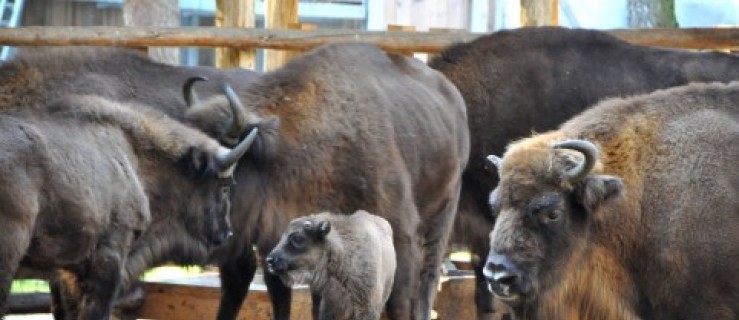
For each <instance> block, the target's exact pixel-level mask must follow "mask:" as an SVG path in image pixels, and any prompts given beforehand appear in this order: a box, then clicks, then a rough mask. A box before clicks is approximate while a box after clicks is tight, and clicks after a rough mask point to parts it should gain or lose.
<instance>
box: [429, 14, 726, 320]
mask: <svg viewBox="0 0 739 320" xmlns="http://www.w3.org/2000/svg"><path fill="white" fill-rule="evenodd" d="M429 65H430V66H431V67H432V68H435V69H437V70H439V71H441V72H442V73H443V74H444V75H445V76H447V77H448V78H449V80H450V81H452V82H453V83H454V84H455V85H456V86H457V88H459V90H460V92H461V93H462V96H463V97H464V100H465V103H466V104H467V112H468V118H469V126H470V132H471V152H470V163H469V165H468V167H467V169H465V171H464V173H463V178H462V181H463V183H462V196H461V199H460V212H459V214H458V215H457V220H456V222H455V231H454V232H453V233H452V234H453V237H454V239H453V240H452V242H454V243H464V244H467V245H469V247H470V249H471V251H472V252H473V253H474V254H475V255H477V256H479V257H480V259H479V261H483V262H484V260H485V259H484V257H485V256H486V255H487V252H488V250H489V248H488V246H487V244H488V233H489V232H490V230H491V229H492V228H493V224H494V219H493V216H492V215H491V212H490V210H489V208H488V206H487V199H488V193H489V192H490V191H491V190H492V189H493V188H495V186H496V185H497V183H498V176H497V174H496V173H495V169H494V168H492V169H491V168H490V167H488V165H487V164H486V163H485V156H487V155H489V154H496V155H500V154H502V153H503V151H504V148H505V146H506V144H508V143H509V142H511V141H513V140H516V139H519V138H522V137H524V136H528V135H530V134H531V132H532V131H534V132H544V131H547V130H552V129H555V128H556V127H557V126H558V125H560V124H561V123H563V122H564V121H566V120H567V119H569V118H571V117H573V116H574V115H576V114H577V113H579V112H581V111H583V110H585V109H586V108H588V107H590V106H592V105H593V104H595V103H596V102H598V101H599V100H602V99H604V98H608V97H619V96H629V95H634V94H641V93H648V92H651V91H654V90H656V89H661V88H668V87H672V86H678V85H684V84H687V83H688V82H692V81H731V80H739V57H737V56H735V55H730V54H722V53H706V52H691V51H683V50H673V49H664V48H656V47H645V46H636V45H631V44H628V43H626V42H623V41H621V40H619V39H617V38H615V37H613V36H610V35H608V34H606V33H603V32H599V31H591V30H574V29H573V30H570V29H564V28H549V27H546V28H523V29H519V30H506V31H500V32H496V33H493V34H490V35H487V36H483V37H480V38H478V39H477V40H474V41H472V42H469V43H463V44H458V45H454V46H451V47H449V48H448V49H446V50H445V51H444V52H442V53H441V54H440V55H439V56H437V57H436V58H434V59H432V60H431V61H430V62H429ZM475 269H476V274H477V277H478V287H477V292H476V299H477V305H478V311H479V314H480V317H484V316H485V314H486V313H490V312H492V311H493V305H492V303H491V296H490V293H489V292H488V290H487V285H486V284H485V281H484V278H483V277H482V272H481V270H482V264H478V265H476V266H475Z"/></svg>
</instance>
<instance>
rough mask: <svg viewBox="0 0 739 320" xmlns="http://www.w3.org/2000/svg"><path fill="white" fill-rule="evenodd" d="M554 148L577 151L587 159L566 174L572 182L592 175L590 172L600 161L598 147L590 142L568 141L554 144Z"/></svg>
mask: <svg viewBox="0 0 739 320" xmlns="http://www.w3.org/2000/svg"><path fill="white" fill-rule="evenodd" d="M552 148H554V149H570V150H575V151H578V152H580V153H582V155H583V156H584V157H585V160H584V161H583V162H581V163H579V164H577V166H575V167H574V168H572V169H570V170H567V172H565V175H566V176H567V178H569V179H570V180H571V181H579V180H581V179H583V178H585V176H587V175H588V174H589V173H590V170H593V167H594V166H595V163H596V162H597V161H598V147H596V146H595V145H594V144H592V143H591V142H589V141H585V140H567V141H562V142H560V143H556V144H554V145H553V146H552Z"/></svg>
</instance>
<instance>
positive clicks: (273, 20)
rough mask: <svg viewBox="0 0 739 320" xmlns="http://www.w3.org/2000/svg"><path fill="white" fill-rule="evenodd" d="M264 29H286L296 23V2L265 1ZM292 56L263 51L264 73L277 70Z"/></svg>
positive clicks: (286, 53) (290, 0) (281, 52)
mask: <svg viewBox="0 0 739 320" xmlns="http://www.w3.org/2000/svg"><path fill="white" fill-rule="evenodd" d="M265 8H266V9H265V15H264V27H265V28H268V29H287V28H288V27H289V26H290V24H291V23H292V24H296V23H298V0H266V1H265ZM293 56H294V55H291V54H290V53H288V52H285V51H275V50H265V51H264V71H270V70H274V69H277V68H279V67H280V66H282V65H283V64H285V62H287V61H288V60H290V58H292V57H293Z"/></svg>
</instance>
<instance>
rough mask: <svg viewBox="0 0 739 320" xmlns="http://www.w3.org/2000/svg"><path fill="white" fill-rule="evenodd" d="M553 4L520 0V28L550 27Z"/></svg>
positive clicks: (542, 1)
mask: <svg viewBox="0 0 739 320" xmlns="http://www.w3.org/2000/svg"><path fill="white" fill-rule="evenodd" d="M554 2H555V1H551V0H521V26H522V27H524V26H549V25H552V17H553V16H554V15H553V14H552V11H553V8H552V5H553V4H554ZM554 9H556V8H554Z"/></svg>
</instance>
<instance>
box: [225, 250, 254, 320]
mask: <svg viewBox="0 0 739 320" xmlns="http://www.w3.org/2000/svg"><path fill="white" fill-rule="evenodd" d="M235 247H239V248H238V249H237V248H235ZM228 249H230V250H229V251H228V252H229V254H228V255H226V258H225V259H221V263H220V264H219V274H220V277H221V300H220V303H219V306H218V315H217V317H216V319H218V320H231V319H236V317H237V316H238V315H239V310H241V304H242V303H244V298H246V294H247V291H248V290H249V285H250V284H251V282H252V280H253V279H254V274H255V273H256V271H257V261H256V256H255V255H254V250H252V249H251V247H247V248H244V247H242V246H237V245H236V244H233V245H232V247H229V248H228Z"/></svg>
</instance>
